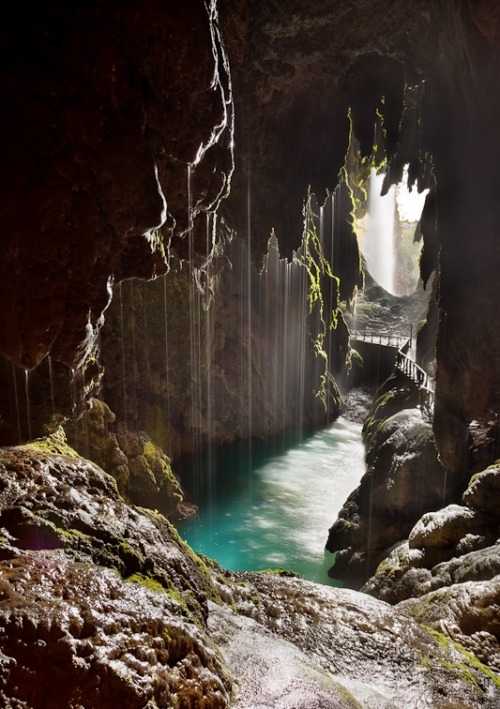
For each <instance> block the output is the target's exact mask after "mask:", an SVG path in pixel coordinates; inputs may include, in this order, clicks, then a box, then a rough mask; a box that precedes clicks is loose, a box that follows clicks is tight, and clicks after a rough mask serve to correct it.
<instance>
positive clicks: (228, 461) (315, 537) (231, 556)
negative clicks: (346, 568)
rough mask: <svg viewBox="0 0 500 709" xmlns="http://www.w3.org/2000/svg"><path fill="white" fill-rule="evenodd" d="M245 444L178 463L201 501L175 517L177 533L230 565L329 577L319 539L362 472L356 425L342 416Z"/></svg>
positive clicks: (321, 580)
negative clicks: (304, 431) (296, 433)
mask: <svg viewBox="0 0 500 709" xmlns="http://www.w3.org/2000/svg"><path fill="white" fill-rule="evenodd" d="M248 445H249V444H248V443H246V444H245V443H243V444H240V445H239V446H232V447H230V448H228V449H226V450H224V451H222V452H220V453H218V454H217V456H215V457H214V456H212V458H211V459H210V460H207V459H205V460H203V459H200V458H197V459H193V458H191V459H185V460H183V461H180V464H179V465H178V466H175V468H176V471H177V472H179V474H180V475H181V479H182V481H183V483H184V485H185V487H186V488H187V489H188V490H189V491H190V492H191V493H192V496H193V500H194V502H195V503H196V504H197V505H198V506H199V513H198V515H197V516H196V518H194V519H192V520H188V521H186V522H183V523H181V524H179V525H178V529H179V532H180V534H181V536H182V537H183V538H184V539H185V540H186V541H187V542H188V543H189V544H190V546H191V547H192V548H193V549H194V550H195V551H197V552H200V553H202V554H205V555H206V556H209V557H211V558H212V559H216V561H218V562H219V563H220V564H221V565H222V566H223V567H225V568H227V569H231V570H232V571H256V570H260V569H266V568H277V567H283V568H286V569H289V570H293V571H296V572H297V573H299V574H300V575H301V576H302V577H303V578H305V579H309V580H310V581H316V582H319V583H325V584H334V583H335V582H334V581H332V579H330V578H329V577H328V575H327V570H328V568H330V566H331V565H332V563H333V560H334V555H333V554H330V553H329V552H326V551H325V549H324V546H325V542H326V539H327V537H328V529H329V528H330V527H331V525H332V524H333V522H334V521H335V519H336V517H337V514H338V512H339V510H340V509H341V507H342V505H343V503H344V502H345V500H346V498H347V497H348V495H349V494H350V493H351V492H352V491H353V490H354V488H356V487H357V485H358V483H359V480H360V478H361V476H362V475H363V473H364V472H365V465H364V454H365V449H364V445H363V442H362V439H361V425H360V424H357V423H352V422H349V421H346V420H345V419H342V418H340V419H339V420H337V421H336V422H335V423H333V424H331V425H330V426H329V427H328V428H326V429H324V430H322V431H319V432H318V433H315V434H314V435H311V436H309V437H308V438H306V439H304V440H302V441H301V442H298V443H295V444H294V445H291V446H285V444H284V443H282V442H281V441H278V440H274V441H271V442H267V443H266V444H263V443H260V444H258V445H257V444H256V443H255V442H254V444H253V445H252V447H251V449H249V448H248ZM207 471H208V472H207Z"/></svg>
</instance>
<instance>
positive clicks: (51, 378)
mask: <svg viewBox="0 0 500 709" xmlns="http://www.w3.org/2000/svg"><path fill="white" fill-rule="evenodd" d="M47 364H48V367H49V384H50V404H51V406H52V413H54V412H55V403H54V368H53V366H52V357H51V356H50V355H48V356H47Z"/></svg>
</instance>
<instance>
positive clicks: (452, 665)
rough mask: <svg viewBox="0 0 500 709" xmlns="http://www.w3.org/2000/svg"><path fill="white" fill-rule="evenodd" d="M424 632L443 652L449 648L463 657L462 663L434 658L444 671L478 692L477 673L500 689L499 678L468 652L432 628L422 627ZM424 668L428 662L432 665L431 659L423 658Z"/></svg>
mask: <svg viewBox="0 0 500 709" xmlns="http://www.w3.org/2000/svg"><path fill="white" fill-rule="evenodd" d="M422 627H424V628H425V630H426V631H427V632H428V633H429V634H430V635H432V637H433V638H434V639H435V641H436V642H437V644H438V645H439V647H440V648H442V649H443V650H446V651H449V650H450V649H451V648H454V649H455V650H457V651H458V652H459V653H460V655H461V656H462V657H463V662H452V661H448V660H445V659H443V658H436V661H437V662H438V663H439V664H440V665H441V666H442V667H444V668H445V669H448V670H451V671H452V672H454V673H456V674H457V676H458V677H459V678H460V679H461V680H463V681H464V682H466V683H467V684H472V685H474V686H475V687H477V689H478V690H480V689H481V687H480V686H479V682H478V678H477V673H479V674H480V675H481V674H482V675H484V676H485V677H486V678H488V679H489V680H491V681H492V682H493V683H494V684H495V685H496V687H498V688H500V677H499V676H498V675H497V674H496V673H495V672H493V670H491V669H490V668H489V667H488V666H487V665H484V664H483V663H482V662H481V661H480V660H478V658H477V657H476V656H475V655H474V654H473V653H472V652H470V651H469V650H466V649H465V648H464V647H463V646H462V645H460V643H457V642H456V641H454V640H451V639H450V638H448V637H447V636H446V635H444V634H443V633H440V632H439V631H438V630H434V628H430V627H428V626H425V625H424V626H422ZM423 659H424V663H425V664H426V666H429V662H430V663H431V664H432V658H423Z"/></svg>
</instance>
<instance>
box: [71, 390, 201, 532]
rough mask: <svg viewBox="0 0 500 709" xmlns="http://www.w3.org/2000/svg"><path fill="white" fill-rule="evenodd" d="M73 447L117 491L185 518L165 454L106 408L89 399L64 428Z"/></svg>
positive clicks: (185, 504)
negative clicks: (104, 473)
mask: <svg viewBox="0 0 500 709" xmlns="http://www.w3.org/2000/svg"><path fill="white" fill-rule="evenodd" d="M65 432H66V434H67V436H68V441H69V443H70V445H71V446H73V448H74V449H75V450H76V451H78V453H80V455H82V456H84V457H85V458H88V459H90V460H92V461H93V462H94V463H97V465H99V466H100V467H101V468H103V470H106V471H107V472H108V473H109V474H110V475H112V476H113V478H114V479H115V480H116V484H117V487H118V492H119V493H120V495H121V496H122V497H123V498H124V499H125V500H126V501H127V502H130V503H132V504H135V505H140V506H144V507H149V508H150V509H153V510H154V509H157V510H158V511H159V512H161V513H162V514H164V515H165V516H166V517H167V518H168V519H170V520H172V521H176V520H179V519H185V518H186V517H190V516H192V515H193V514H195V512H196V506H195V505H193V504H192V503H191V502H189V501H188V500H187V498H186V495H185V493H184V491H183V489H182V487H181V485H180V482H179V481H178V479H177V478H176V476H175V474H174V472H173V471H172V468H171V466H170V460H169V458H168V457H167V456H166V455H165V453H164V452H163V451H162V450H161V449H160V448H159V447H158V446H157V445H156V444H155V443H153V441H152V440H151V439H150V437H149V436H148V435H147V434H146V433H144V432H143V431H129V430H128V428H127V427H126V425H125V423H124V422H123V421H121V422H119V423H116V416H115V414H114V413H113V412H112V411H111V409H110V408H109V406H108V405H107V404H105V403H104V402H103V401H100V400H99V399H92V400H91V401H90V402H89V408H88V410H87V411H86V412H85V414H83V416H81V417H80V418H79V419H77V420H75V421H72V422H68V423H67V424H66V427H65Z"/></svg>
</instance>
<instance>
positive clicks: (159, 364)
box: [79, 239, 349, 459]
mask: <svg viewBox="0 0 500 709" xmlns="http://www.w3.org/2000/svg"><path fill="white" fill-rule="evenodd" d="M196 275H198V276H199V277H200V278H202V279H204V281H203V282H200V284H199V285H200V289H201V287H202V286H203V285H204V286H205V290H204V292H201V291H200V289H196V288H195V278H196ZM326 280H328V281H329V282H330V283H332V284H333V285H332V287H334V288H336V282H335V280H334V279H326ZM309 289H310V282H309V277H308V273H307V270H306V268H304V267H302V266H300V265H299V264H298V263H287V262H286V261H284V260H282V259H280V257H279V252H278V249H277V245H276V242H275V241H272V242H271V245H270V251H269V254H268V255H267V257H266V262H265V267H264V270H263V271H262V272H260V273H259V272H258V271H257V269H256V268H255V266H254V264H253V263H252V262H251V260H250V259H249V254H248V251H247V247H246V245H245V244H244V243H243V242H241V241H239V240H237V239H236V240H234V241H233V242H232V243H231V244H230V245H228V246H227V247H226V248H225V249H224V252H223V255H222V256H221V257H220V258H219V259H217V260H215V261H214V262H213V263H212V265H211V267H210V269H209V270H208V271H207V272H206V273H205V274H203V273H201V274H195V273H193V271H192V270H191V269H190V268H189V267H188V266H187V265H186V264H184V265H183V266H182V265H179V266H178V268H177V270H176V271H175V272H174V270H173V269H172V270H171V271H170V272H169V273H168V274H167V275H166V276H165V277H164V278H161V279H157V280H155V281H151V282H149V283H147V282H145V281H138V280H134V281H132V280H131V281H124V282H123V283H122V284H120V286H119V287H118V289H117V296H116V297H115V299H114V302H113V304H112V305H111V306H110V308H109V310H108V311H107V318H106V324H105V325H104V327H103V328H102V331H101V340H100V346H101V362H102V364H103V367H104V376H103V380H102V391H103V396H104V399H105V401H106V402H108V404H109V405H110V407H111V409H112V410H113V412H114V413H115V414H116V415H117V416H118V419H119V421H121V422H122V423H123V424H124V425H125V426H127V427H128V428H130V429H132V430H140V429H144V430H145V431H147V433H148V434H149V435H150V436H152V438H153V439H154V440H155V441H156V443H157V444H158V445H160V446H161V447H162V448H163V449H164V450H165V451H166V452H167V453H168V455H169V456H170V457H171V458H174V459H175V458H178V457H179V456H180V455H182V454H184V453H195V452H198V451H200V450H202V449H205V448H207V447H208V446H220V445H224V444H227V443H231V442H232V441H234V440H236V439H237V438H249V437H252V436H253V437H258V438H267V437H270V436H273V435H276V434H278V433H280V432H282V431H284V430H286V429H294V430H295V431H296V432H299V431H300V430H304V429H311V428H313V427H317V426H321V425H324V424H325V423H327V422H328V421H331V420H332V419H333V418H334V417H335V416H336V415H337V414H338V411H339V408H340V394H339V392H338V389H337V387H336V385H335V383H334V381H333V380H332V379H331V377H326V381H325V382H324V386H325V400H324V401H322V400H321V398H320V397H319V396H318V395H317V394H318V391H320V390H321V388H322V386H323V382H322V376H324V375H325V367H326V366H327V367H328V368H327V369H326V371H327V373H328V374H333V373H335V374H341V373H342V372H343V371H344V369H345V366H346V358H347V356H348V351H349V350H348V334H347V329H346V326H345V324H344V322H343V320H342V318H339V321H338V323H337V326H336V328H335V330H334V331H333V336H331V341H328V342H325V343H324V347H325V353H326V354H328V355H329V361H328V362H325V360H324V359H323V358H322V357H321V356H319V355H318V354H317V353H316V352H315V349H314V340H315V339H316V338H317V336H318V334H319V332H320V327H321V322H320V318H319V313H318V309H317V307H316V308H314V309H313V311H312V313H309V305H308V293H309ZM336 297H337V295H336V294H335V298H336ZM328 334H330V332H329V331H328ZM327 350H328V352H327ZM79 450H80V449H79Z"/></svg>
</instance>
